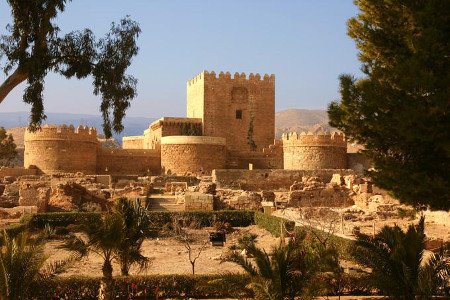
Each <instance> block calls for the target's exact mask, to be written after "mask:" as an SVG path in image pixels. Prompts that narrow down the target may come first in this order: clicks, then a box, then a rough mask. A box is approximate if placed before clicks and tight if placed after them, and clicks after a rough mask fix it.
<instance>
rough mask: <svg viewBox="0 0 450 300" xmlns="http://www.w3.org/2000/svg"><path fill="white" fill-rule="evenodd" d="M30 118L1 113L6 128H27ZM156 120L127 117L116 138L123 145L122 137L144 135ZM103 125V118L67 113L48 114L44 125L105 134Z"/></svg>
mask: <svg viewBox="0 0 450 300" xmlns="http://www.w3.org/2000/svg"><path fill="white" fill-rule="evenodd" d="M28 116H29V113H27V112H12V113H2V112H0V126H2V127H5V128H13V127H25V126H27V123H28ZM154 120H156V118H145V117H126V118H125V119H124V122H123V125H124V127H125V128H124V130H123V131H122V132H121V133H120V134H115V135H114V138H115V139H116V140H117V141H118V142H119V143H121V142H122V137H123V136H125V135H142V134H143V132H144V130H145V129H147V128H148V125H149V124H150V123H151V122H153V121H154ZM102 123H103V121H102V117H101V116H96V115H84V114H65V113H47V119H46V120H45V121H44V124H56V125H60V124H67V125H69V124H72V125H74V126H75V127H77V126H78V125H85V126H89V127H95V128H97V131H98V132H99V133H102V132H103V130H102ZM16 130H17V129H16ZM13 135H14V134H13ZM14 139H15V140H17V141H19V140H21V141H22V143H23V137H18V136H14Z"/></svg>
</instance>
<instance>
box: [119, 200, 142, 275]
mask: <svg viewBox="0 0 450 300" xmlns="http://www.w3.org/2000/svg"><path fill="white" fill-rule="evenodd" d="M115 211H116V212H117V213H118V214H119V215H120V216H121V218H122V232H123V236H122V240H121V241H120V243H119V245H118V249H117V250H116V255H117V260H118V261H119V264H120V270H121V273H122V275H124V276H127V275H128V272H129V270H130V267H131V266H132V265H134V264H136V265H139V267H140V269H141V270H145V269H146V268H147V267H148V264H149V259H148V258H147V257H145V256H143V255H142V254H141V246H142V243H143V242H144V239H145V238H146V237H147V236H148V235H149V231H150V226H149V225H150V218H149V217H148V213H147V211H146V209H145V207H143V206H142V205H141V202H140V200H139V199H136V200H135V201H133V202H132V201H129V200H127V199H126V198H121V199H119V200H118V202H117V203H116V206H115Z"/></svg>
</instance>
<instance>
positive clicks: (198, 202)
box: [184, 192, 214, 211]
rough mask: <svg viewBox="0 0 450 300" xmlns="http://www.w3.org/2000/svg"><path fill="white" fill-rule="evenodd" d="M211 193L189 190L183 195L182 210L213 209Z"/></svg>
mask: <svg viewBox="0 0 450 300" xmlns="http://www.w3.org/2000/svg"><path fill="white" fill-rule="evenodd" d="M213 203H214V198H213V195H208V194H202V193H197V192H190V193H186V194H185V195H184V210H185V211H196V210H213Z"/></svg>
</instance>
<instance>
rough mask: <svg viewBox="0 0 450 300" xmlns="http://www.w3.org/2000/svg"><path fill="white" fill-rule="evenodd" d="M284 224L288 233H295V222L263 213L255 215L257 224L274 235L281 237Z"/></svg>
mask: <svg viewBox="0 0 450 300" xmlns="http://www.w3.org/2000/svg"><path fill="white" fill-rule="evenodd" d="M282 223H284V227H285V228H286V230H288V231H293V230H294V228H295V222H294V221H289V220H286V219H283V218H279V217H275V216H271V215H267V214H264V213H261V212H256V213H255V224H256V225H258V226H260V227H262V228H264V229H265V230H267V231H269V232H270V233H271V234H272V235H274V236H276V237H279V236H280V230H281V224H282Z"/></svg>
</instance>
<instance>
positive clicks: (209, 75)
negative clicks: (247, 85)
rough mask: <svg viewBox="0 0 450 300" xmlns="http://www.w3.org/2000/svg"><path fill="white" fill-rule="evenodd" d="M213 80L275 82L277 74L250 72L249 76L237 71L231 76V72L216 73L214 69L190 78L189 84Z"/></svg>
mask: <svg viewBox="0 0 450 300" xmlns="http://www.w3.org/2000/svg"><path fill="white" fill-rule="evenodd" d="M201 80H203V81H205V80H206V81H208V80H209V81H213V80H220V81H235V82H242V81H249V82H259V83H274V82H275V75H274V74H270V75H269V74H264V75H262V76H261V75H260V74H259V73H256V74H253V73H250V74H249V75H248V76H247V75H246V74H245V73H239V72H235V73H234V75H233V76H231V73H230V72H223V71H221V72H220V73H219V74H216V72H214V71H211V72H209V71H203V72H201V73H200V74H199V75H197V76H195V77H194V78H192V79H191V80H188V82H187V84H188V86H190V85H192V84H195V83H196V82H198V81H201Z"/></svg>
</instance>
